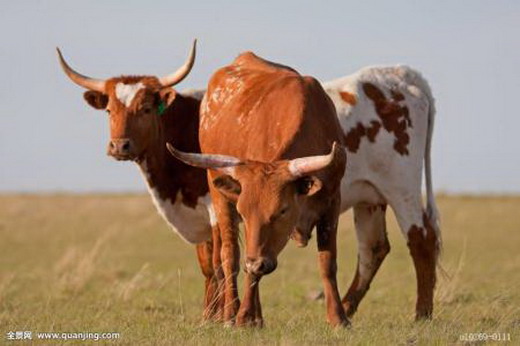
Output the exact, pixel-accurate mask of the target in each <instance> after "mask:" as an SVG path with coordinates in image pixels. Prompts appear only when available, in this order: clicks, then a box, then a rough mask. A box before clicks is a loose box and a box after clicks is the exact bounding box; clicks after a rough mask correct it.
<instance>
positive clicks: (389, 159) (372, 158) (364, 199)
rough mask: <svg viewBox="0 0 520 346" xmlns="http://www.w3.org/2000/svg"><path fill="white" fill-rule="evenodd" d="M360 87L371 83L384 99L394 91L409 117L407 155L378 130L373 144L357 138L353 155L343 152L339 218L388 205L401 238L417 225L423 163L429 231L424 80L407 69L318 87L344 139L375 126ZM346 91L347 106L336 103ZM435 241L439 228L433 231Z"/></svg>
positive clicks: (372, 71) (429, 100)
mask: <svg viewBox="0 0 520 346" xmlns="http://www.w3.org/2000/svg"><path fill="white" fill-rule="evenodd" d="M363 83H371V84H373V85H375V86H376V87H377V88H378V89H379V90H381V91H382V92H383V93H384V94H385V96H386V97H387V98H388V99H390V97H391V94H390V91H391V90H394V91H398V92H400V93H401V94H402V95H404V97H405V99H404V100H402V101H400V102H401V103H400V104H401V105H406V107H407V108H408V111H409V116H410V119H411V123H412V126H411V127H409V128H408V129H407V133H408V135H409V137H410V142H409V143H408V145H407V147H408V150H409V155H401V154H399V153H398V152H397V151H396V150H395V149H394V148H393V143H394V140H395V136H394V134H392V133H389V132H388V131H386V130H385V128H384V127H381V128H380V129H379V132H378V133H377V135H376V137H375V141H374V143H371V142H370V141H369V140H368V139H367V138H362V139H361V142H360V146H359V148H358V150H357V151H356V152H347V157H348V159H347V169H346V171H345V175H344V177H343V180H342V183H341V196H342V203H341V208H342V212H344V211H346V210H348V209H350V208H351V207H353V206H355V205H359V204H367V205H379V204H389V205H390V206H391V207H392V209H393V210H394V212H395V214H396V217H397V220H398V222H399V225H400V228H401V230H402V232H403V234H404V235H405V237H407V233H408V231H409V230H410V228H411V227H412V225H423V206H422V197H421V185H422V171H423V162H424V163H425V176H426V181H427V184H426V195H427V206H426V211H427V215H428V216H429V218H430V220H432V224H433V225H437V220H438V213H437V208H436V206H435V200H434V196H433V191H432V185H431V167H430V146H431V135H432V131H433V120H434V114H435V108H434V99H433V96H432V93H431V91H430V87H429V86H428V83H427V82H426V80H425V79H424V78H423V77H422V76H421V75H420V74H419V73H418V72H417V71H415V70H413V69H411V68H410V67H407V66H392V67H368V68H364V69H362V70H360V71H358V72H357V73H354V74H352V75H349V76H346V77H343V78H339V79H336V80H333V81H330V82H326V83H323V88H324V89H325V91H326V92H327V94H328V95H329V97H330V98H331V99H332V101H333V102H334V105H335V107H336V110H337V113H338V117H339V120H340V123H341V126H342V128H343V131H344V133H345V134H347V133H348V132H349V130H351V129H352V128H353V127H355V126H356V124H358V123H359V122H360V123H362V124H363V125H365V126H369V125H370V122H371V121H372V120H377V121H380V118H379V115H378V114H377V113H376V108H375V107H374V102H373V100H371V99H369V98H368V97H367V95H365V93H364V90H363V87H362V86H363ZM341 91H346V92H348V93H350V94H352V95H354V97H355V100H356V102H355V104H354V105H352V104H350V103H348V102H346V101H344V100H343V99H342V98H341V95H340V92H341ZM434 228H435V229H436V231H437V235H438V238H439V239H440V234H439V228H438V227H437V226H436V227H434Z"/></svg>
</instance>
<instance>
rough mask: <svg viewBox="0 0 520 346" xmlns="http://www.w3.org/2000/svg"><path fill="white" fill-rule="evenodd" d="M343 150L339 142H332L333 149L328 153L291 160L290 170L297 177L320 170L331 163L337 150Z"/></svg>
mask: <svg viewBox="0 0 520 346" xmlns="http://www.w3.org/2000/svg"><path fill="white" fill-rule="evenodd" d="M339 150H343V148H341V146H339V145H338V143H337V142H334V143H333V144H332V150H331V151H330V153H329V154H327V155H318V156H307V157H301V158H298V159H294V160H291V161H289V171H290V172H291V173H292V175H293V176H295V177H301V176H304V175H307V174H310V173H312V172H315V171H319V170H320V169H323V168H325V167H327V166H328V165H330V164H331V163H332V161H333V160H334V156H335V155H336V152H337V151H339Z"/></svg>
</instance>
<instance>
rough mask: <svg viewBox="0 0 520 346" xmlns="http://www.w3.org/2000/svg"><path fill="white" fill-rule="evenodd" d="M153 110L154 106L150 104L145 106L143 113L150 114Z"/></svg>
mask: <svg viewBox="0 0 520 346" xmlns="http://www.w3.org/2000/svg"><path fill="white" fill-rule="evenodd" d="M151 112H152V108H151V107H150V106H147V107H144V108H143V113H144V114H150V113H151Z"/></svg>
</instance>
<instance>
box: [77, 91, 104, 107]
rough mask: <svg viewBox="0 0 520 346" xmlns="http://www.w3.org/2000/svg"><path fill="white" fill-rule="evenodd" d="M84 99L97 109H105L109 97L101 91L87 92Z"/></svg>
mask: <svg viewBox="0 0 520 346" xmlns="http://www.w3.org/2000/svg"><path fill="white" fill-rule="evenodd" d="M83 98H84V99H85V101H87V103H88V104H89V105H90V106H91V107H93V108H95V109H105V108H107V105H108V96H107V95H105V94H103V93H101V92H99V91H92V90H89V91H85V93H84V94H83Z"/></svg>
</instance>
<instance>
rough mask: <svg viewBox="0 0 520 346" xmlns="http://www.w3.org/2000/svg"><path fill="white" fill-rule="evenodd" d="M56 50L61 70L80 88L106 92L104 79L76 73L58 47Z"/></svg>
mask: <svg viewBox="0 0 520 346" xmlns="http://www.w3.org/2000/svg"><path fill="white" fill-rule="evenodd" d="M56 50H57V51H58V58H59V59H60V64H61V68H62V69H63V72H65V74H66V75H67V76H69V78H70V79H71V80H72V81H73V82H74V83H76V84H77V85H79V86H80V87H83V88H85V89H89V90H93V91H99V92H102V93H104V92H105V81H104V80H102V79H95V78H90V77H87V76H84V75H82V74H80V73H78V72H76V71H74V70H73V69H72V68H71V67H70V66H69V64H67V62H66V61H65V59H63V55H62V54H61V51H60V49H59V48H58V47H56Z"/></svg>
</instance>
